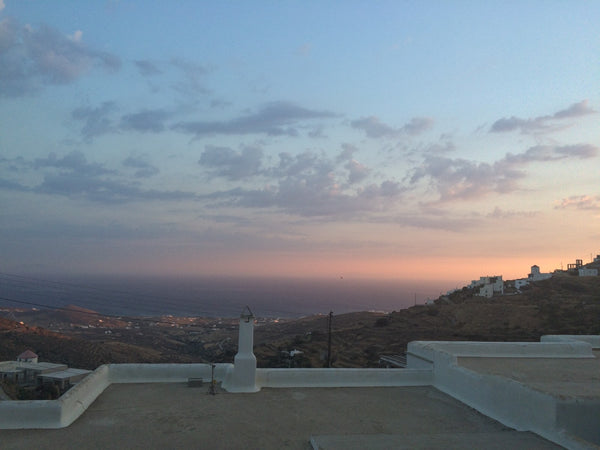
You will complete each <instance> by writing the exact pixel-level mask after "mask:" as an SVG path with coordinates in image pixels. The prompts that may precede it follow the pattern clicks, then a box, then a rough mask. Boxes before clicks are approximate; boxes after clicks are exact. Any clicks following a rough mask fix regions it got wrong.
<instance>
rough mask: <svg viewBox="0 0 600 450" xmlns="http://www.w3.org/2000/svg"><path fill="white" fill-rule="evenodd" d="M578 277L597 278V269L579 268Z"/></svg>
mask: <svg viewBox="0 0 600 450" xmlns="http://www.w3.org/2000/svg"><path fill="white" fill-rule="evenodd" d="M579 276H580V277H597V276H598V269H592V268H589V267H581V268H579Z"/></svg>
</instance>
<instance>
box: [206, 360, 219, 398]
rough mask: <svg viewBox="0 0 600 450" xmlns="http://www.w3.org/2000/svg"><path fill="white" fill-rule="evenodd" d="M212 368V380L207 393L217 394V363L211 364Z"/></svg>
mask: <svg viewBox="0 0 600 450" xmlns="http://www.w3.org/2000/svg"><path fill="white" fill-rule="evenodd" d="M210 368H211V380H210V386H209V388H208V392H207V394H210V395H217V380H215V364H211V365H210Z"/></svg>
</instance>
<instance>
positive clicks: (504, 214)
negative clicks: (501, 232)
mask: <svg viewBox="0 0 600 450" xmlns="http://www.w3.org/2000/svg"><path fill="white" fill-rule="evenodd" d="M538 215H539V211H515V210H505V209H501V208H499V207H498V206H496V207H495V208H494V210H493V211H492V212H490V213H488V214H486V217H489V218H491V219H509V218H512V217H535V216H538Z"/></svg>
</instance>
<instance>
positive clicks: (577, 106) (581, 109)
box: [552, 100, 596, 119]
mask: <svg viewBox="0 0 600 450" xmlns="http://www.w3.org/2000/svg"><path fill="white" fill-rule="evenodd" d="M594 113H596V111H594V110H593V109H592V108H591V107H590V105H589V102H588V101H587V100H583V101H581V102H579V103H573V104H572V105H571V106H569V107H568V108H567V109H563V110H562V111H558V112H556V113H554V115H553V116H552V117H553V118H555V119H567V118H571V117H581V116H587V115H589V114H594Z"/></svg>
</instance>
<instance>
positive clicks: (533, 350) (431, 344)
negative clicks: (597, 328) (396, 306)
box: [406, 340, 594, 367]
mask: <svg viewBox="0 0 600 450" xmlns="http://www.w3.org/2000/svg"><path fill="white" fill-rule="evenodd" d="M439 352H442V353H446V354H449V355H453V356H454V357H461V356H462V357H475V358H476V357H482V358H594V353H593V352H592V345H590V344H589V343H588V342H583V341H581V340H578V341H575V340H564V341H559V342H557V341H549V342H462V341H456V342H452V341H451V342H447V341H446V342H443V341H414V342H409V344H408V347H407V352H406V353H407V357H410V356H414V357H418V358H420V359H423V360H426V361H433V359H434V355H435V354H436V353H439ZM409 367H410V364H409Z"/></svg>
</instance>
